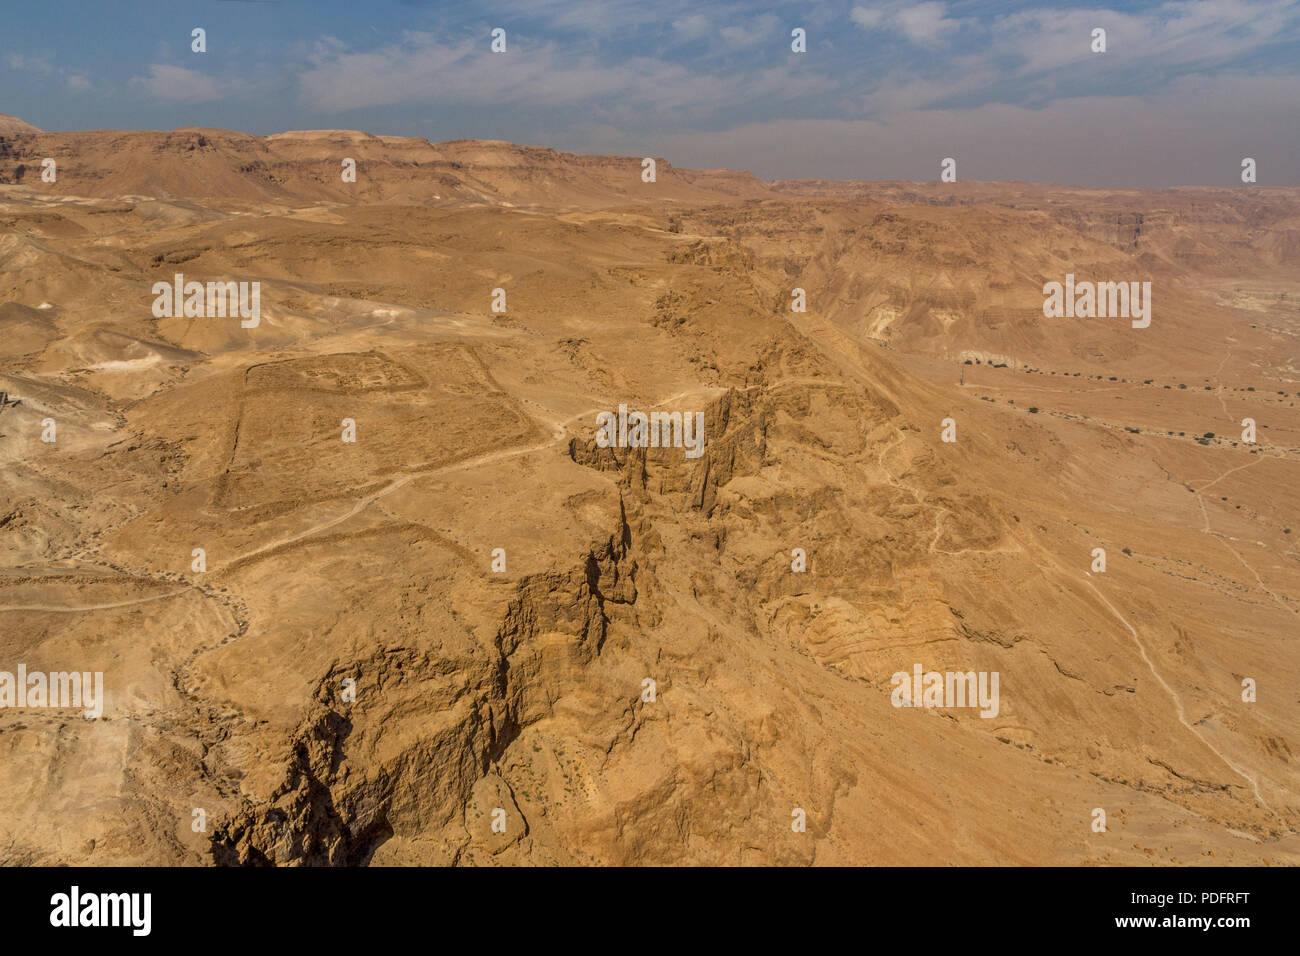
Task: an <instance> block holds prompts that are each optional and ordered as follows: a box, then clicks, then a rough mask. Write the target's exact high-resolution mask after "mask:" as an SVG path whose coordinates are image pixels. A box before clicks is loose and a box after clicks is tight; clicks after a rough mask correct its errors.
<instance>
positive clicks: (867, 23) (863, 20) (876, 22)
mask: <svg viewBox="0 0 1300 956" xmlns="http://www.w3.org/2000/svg"><path fill="white" fill-rule="evenodd" d="M849 19H850V20H852V21H853V22H854V23H856V24H857V25H858V26H860V27H863V28H865V29H867V30H872V29H875V28H876V27H878V26H880V22H881V21H882V20H884V19H885V14H884V13H883V12H882V11H880V10H875V9H869V8H867V7H854V8H853V9H852V10H850V11H849Z"/></svg>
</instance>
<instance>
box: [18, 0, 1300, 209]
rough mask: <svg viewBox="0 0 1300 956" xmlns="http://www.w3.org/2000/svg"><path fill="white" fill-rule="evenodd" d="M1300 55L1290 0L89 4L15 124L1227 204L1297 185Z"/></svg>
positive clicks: (52, 47) (49, 55)
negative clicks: (1253, 177)
mask: <svg viewBox="0 0 1300 956" xmlns="http://www.w3.org/2000/svg"><path fill="white" fill-rule="evenodd" d="M51 17H57V18H59V19H60V21H61V22H72V23H76V24H77V25H78V28H79V29H78V30H67V31H58V32H53V31H51V30H50V21H51ZM195 28H202V29H203V30H204V31H205V46H206V51H205V52H201V53H200V52H194V51H193V50H192V48H191V42H192V41H191V33H192V30H193V29H195ZM497 29H500V30H503V31H505V34H504V41H505V50H504V52H493V51H492V49H491V45H492V34H493V31H494V30H497ZM796 29H800V30H803V31H804V34H805V36H804V45H805V47H806V51H805V52H795V51H794V50H792V45H794V44H795V43H796V41H795V40H793V39H792V33H793V31H795V30H796ZM1096 29H1103V30H1105V31H1106V35H1105V40H1106V49H1105V52H1093V50H1092V46H1094V45H1095V41H1094V39H1093V31H1094V30H1096ZM85 36H94V37H96V38H98V40H99V41H100V42H97V43H96V44H95V46H94V47H93V48H91V47H88V46H87V45H86V44H85V42H84V40H83V38H84V37H85ZM1297 52H1300V8H1297V5H1296V4H1294V3H1289V2H1273V0H1261V2H1245V0H1186V2H1167V3H1146V2H1130V3H1115V4H1111V5H1110V6H1109V8H1105V9H1085V8H1079V7H1076V6H1066V5H1060V4H1052V3H1042V2H1037V3H1035V2H1030V3H1015V4H1011V5H998V6H996V7H994V6H992V5H990V4H986V3H978V2H965V0H957V2H952V3H943V2H934V0H931V2H924V3H919V4H899V3H885V4H876V5H869V4H861V3H858V4H855V3H851V2H838V3H827V4H819V5H817V6H815V7H813V8H810V9H809V8H802V7H800V6H799V5H794V4H782V3H765V4H762V5H761V6H758V7H755V8H746V7H744V6H742V5H739V4H733V3H706V4H687V3H668V4H660V5H656V6H654V7H653V8H649V7H643V6H642V5H640V4H637V3H631V2H613V3H599V4H598V3H577V4H561V3H555V2H546V0H544V2H500V3H488V4H484V5H481V6H479V7H478V8H476V9H475V10H474V11H473V12H468V11H466V10H465V9H463V8H460V7H457V6H455V5H452V6H451V7H450V8H449V7H447V6H446V5H444V4H440V3H415V2H408V3H387V4H385V3H377V4H370V5H367V6H366V7H365V8H364V9H362V10H357V9H354V8H352V7H351V6H350V5H348V4H344V3H342V2H326V3H322V4H319V5H312V6H310V7H308V6H307V5H305V4H302V3H297V2H219V3H214V4H200V5H195V6H192V7H186V8H182V9H175V8H173V7H171V6H168V5H165V4H161V3H156V2H152V0H151V2H146V3H141V4H137V5H133V6H132V8H131V9H130V10H128V11H122V10H118V9H104V8H100V7H97V6H95V5H93V4H86V3H80V2H78V3H62V4H55V5H54V6H53V8H51V6H50V5H45V6H42V7H39V8H19V9H15V10H12V11H10V12H9V13H8V14H7V29H6V35H5V37H4V39H3V40H0V76H3V78H4V84H5V97H4V102H3V103H0V111H3V112H6V113H9V114H12V115H14V116H16V117H18V118H20V119H22V120H24V121H26V122H28V123H31V124H33V125H35V126H38V127H40V128H42V129H45V130H51V131H55V130H60V131H74V130H91V129H121V130H144V129H163V130H166V129H175V128H180V127H217V128H223V129H231V130H238V131H242V132H247V133H251V134H254V135H269V134H273V133H277V132H283V131H286V130H294V129H303V130H306V129H357V130H363V131H366V132H371V133H374V134H376V135H390V136H407V137H421V138H425V139H428V140H430V141H432V142H445V141H449V140H455V139H493V140H505V141H508V142H513V143H520V144H527V145H540V146H546V147H549V148H553V149H556V150H559V151H562V152H571V153H604V154H611V153H612V154H619V155H642V156H647V155H655V156H663V157H666V158H668V159H669V160H670V161H671V162H672V163H674V164H675V165H678V166H682V167H688V168H728V169H745V170H750V171H752V172H753V173H754V174H755V175H756V176H758V177H760V178H762V179H764V180H767V181H771V180H775V179H808V178H826V179H855V180H862V181H888V180H905V181H913V182H925V181H931V180H935V179H937V178H938V176H939V165H940V162H941V161H942V160H943V159H945V158H947V157H952V158H954V159H955V160H956V163H957V174H958V178H959V179H961V180H965V179H970V180H980V181H1026V182H1035V183H1070V184H1077V185H1080V186H1084V187H1101V188H1125V187H1144V188H1161V187H1169V186H1229V185H1237V184H1239V183H1240V166H1241V162H1242V159H1243V158H1245V157H1251V158H1253V159H1255V160H1256V162H1257V164H1258V180H1257V181H1258V183H1259V184H1260V185H1294V184H1296V183H1300V133H1297V127H1296V123H1295V108H1294V103H1295V101H1296V99H1297V97H1296V91H1297V90H1300V83H1298V82H1297V80H1298V79H1300V73H1298V72H1297V70H1298V67H1297V65H1296V64H1297V63H1298V62H1300V59H1298V58H1297V56H1296V53H1297Z"/></svg>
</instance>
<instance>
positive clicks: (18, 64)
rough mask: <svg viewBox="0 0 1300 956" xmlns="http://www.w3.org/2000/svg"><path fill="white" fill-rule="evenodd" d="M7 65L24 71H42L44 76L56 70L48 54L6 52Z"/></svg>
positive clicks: (12, 68)
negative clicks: (29, 54) (26, 54)
mask: <svg viewBox="0 0 1300 956" xmlns="http://www.w3.org/2000/svg"><path fill="white" fill-rule="evenodd" d="M5 66H7V67H9V69H11V70H19V71H20V72H23V73H40V74H41V75H42V76H44V75H48V74H50V73H53V72H54V65H53V64H52V63H50V58H49V56H48V55H46V56H24V55H23V54H21V53H6V54H5Z"/></svg>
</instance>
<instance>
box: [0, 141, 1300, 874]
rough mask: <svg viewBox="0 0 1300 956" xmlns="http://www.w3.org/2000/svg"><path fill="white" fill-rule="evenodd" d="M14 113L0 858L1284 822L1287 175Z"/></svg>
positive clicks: (1288, 582)
mask: <svg viewBox="0 0 1300 956" xmlns="http://www.w3.org/2000/svg"><path fill="white" fill-rule="evenodd" d="M0 121H3V124H4V125H0V391H3V392H4V393H5V395H6V404H4V405H3V406H2V407H0V462H2V463H3V469H2V470H0V671H9V672H16V670H17V667H18V665H19V664H23V665H24V666H25V667H26V669H27V670H28V671H29V672H30V671H48V672H57V671H67V670H73V669H75V670H77V671H82V672H102V673H103V675H104V687H105V699H104V704H103V714H102V716H100V717H99V718H98V719H93V720H87V719H84V718H83V717H82V716H81V714H80V712H79V711H78V710H76V709H72V708H62V709H60V708H44V709H41V708H32V707H29V708H26V709H22V708H0V756H2V759H0V785H2V786H3V788H4V792H5V793H6V794H8V795H9V799H8V800H6V801H5V808H4V809H3V810H0V846H3V847H4V850H3V853H2V854H0V862H4V863H8V864H14V863H46V864H54V863H67V864H85V863H105V864H107V863H115V864H185V865H213V864H216V865H224V864H247V865H257V864H276V865H316V864H337V865H344V864H372V865H398V864H448V863H455V864H465V865H510V864H554V863H579V864H673V863H690V864H737V865H739V864H824V865H834V864H895V865H899V864H901V865H908V864H1093V865H1100V864H1112V865H1113V864H1120V865H1131V864H1160V863H1180V864H1206V863H1216V864H1241V865H1247V864H1249V865H1258V864H1268V865H1294V864H1296V863H1297V862H1300V836H1298V834H1297V827H1300V796H1298V795H1297V794H1298V785H1300V772H1298V770H1297V764H1296V757H1295V755H1294V754H1293V753H1292V751H1291V749H1290V743H1291V742H1292V740H1293V739H1294V737H1295V730H1296V728H1297V726H1300V696H1298V695H1297V692H1296V687H1297V686H1300V684H1298V680H1297V679H1298V678H1300V652H1298V651H1297V649H1296V642H1295V636H1296V634H1297V625H1298V624H1300V621H1298V620H1297V618H1298V617H1300V551H1298V550H1297V546H1296V545H1297V539H1298V538H1300V468H1298V465H1300V409H1298V407H1297V406H1298V405H1300V365H1298V364H1297V354H1298V351H1297V339H1298V337H1300V279H1297V276H1298V275H1300V272H1297V268H1296V266H1297V264H1298V262H1300V238H1298V237H1300V188H1280V187H1272V188H1255V187H1242V188H1241V189H1240V190H1211V189H1173V190H1162V191H1150V192H1143V191H1133V190H1116V191H1105V190H1090V189H1079V188H1074V187H1055V186H1043V185H1033V184H1025V183H966V182H958V183H951V184H941V183H933V184H923V183H846V182H838V181H836V182H832V181H783V182H776V183H764V182H762V181H760V180H758V179H757V178H755V177H753V176H752V175H750V174H748V173H739V172H730V171H725V170H710V171H692V170H688V169H682V168H678V167H676V166H674V165H671V164H670V163H669V162H668V161H667V160H664V159H662V158H661V159H659V160H658V161H657V178H656V181H655V182H653V183H646V182H643V181H642V179H641V168H642V167H641V159H640V158H639V157H610V156H577V155H572V154H563V153H556V152H554V151H552V150H548V149H540V148H535V147H524V146H516V145H513V144H509V143H501V142H472V141H463V140H462V141H456V142H451V143H437V144H434V143H429V142H427V141H425V140H412V139H402V138H397V137H382V136H373V135H370V134H366V133H359V132H352V131H335V130H327V131H314V132H292V133H284V134H280V135H277V136H270V137H255V136H248V135H245V134H241V133H234V132H229V131H221V130H209V129H183V130H175V131H170V132H116V131H96V132H78V133H43V132H40V131H37V130H35V129H34V128H31V127H27V126H26V124H22V123H21V122H20V121H12V122H11V118H8V117H0ZM46 157H50V158H54V159H55V161H56V163H57V169H58V175H57V180H56V181H55V182H53V183H47V182H44V181H42V178H41V170H42V165H41V164H42V160H43V159H44V158H46ZM349 157H350V158H353V159H355V160H356V166H357V178H356V182H355V183H346V182H343V181H342V179H341V176H340V168H341V162H342V160H343V159H344V158H349ZM177 273H182V274H183V275H184V277H185V279H186V280H197V281H200V282H204V283H209V282H212V283H219V282H220V283H224V282H232V283H253V282H256V283H259V289H260V315H259V317H258V320H257V322H256V324H255V325H252V326H245V324H244V323H243V322H241V318H240V316H239V315H234V314H228V315H226V316H224V317H222V316H214V317H207V316H205V315H191V316H186V315H184V314H180V315H173V316H166V315H162V316H158V315H155V313H154V308H153V307H154V303H155V297H156V296H155V293H154V291H153V287H154V283H156V282H163V283H171V282H173V279H174V276H175V275H176V274H177ZM1067 273H1068V274H1072V275H1074V276H1076V277H1077V278H1078V279H1079V280H1080V281H1084V280H1092V281H1097V282H1106V281H1115V282H1121V281H1122V282H1126V283H1127V282H1138V283H1141V282H1150V283H1151V286H1150V288H1151V297H1150V300H1149V301H1150V304H1151V313H1150V317H1151V321H1150V325H1149V326H1148V327H1145V328H1134V327H1133V326H1132V324H1131V323H1130V320H1129V318H1127V317H1113V318H1073V317H1051V318H1049V317H1045V315H1044V309H1043V304H1044V294H1043V287H1044V284H1045V283H1047V282H1053V281H1056V282H1060V281H1063V280H1064V277H1065V276H1066V274H1067ZM796 289H798V290H802V291H803V295H804V297H805V299H806V304H807V308H806V311H793V310H792V308H791V305H792V302H794V301H795V295H794V292H795V290H796ZM496 290H503V291H504V296H505V309H504V312H500V311H494V310H493V303H494V301H498V298H499V297H498V292H497V291H496ZM13 402H16V403H17V404H10V403H13ZM620 405H625V406H627V408H628V409H632V410H643V411H646V412H649V411H662V412H680V413H682V414H683V415H684V416H685V417H686V418H688V419H689V418H691V417H693V414H694V413H696V412H699V413H702V415H703V421H704V425H705V427H704V439H705V440H704V443H703V447H702V453H701V454H700V456H699V457H698V458H692V457H688V456H687V455H686V454H685V453H684V452H685V449H683V448H681V447H663V448H660V447H656V448H630V447H602V445H601V444H600V443H598V442H597V428H598V424H599V423H598V421H597V417H596V416H597V415H598V414H600V413H601V412H614V413H616V412H617V410H618V408H619V406H620ZM1246 418H1250V419H1252V420H1253V421H1254V422H1255V423H1256V426H1257V435H1256V439H1255V441H1253V442H1251V441H1247V440H1246V439H1245V438H1244V437H1243V425H1242V424H1241V423H1242V421H1243V419H1246ZM49 420H52V421H53V422H54V423H55V426H56V429H57V430H56V436H57V437H56V439H55V440H54V441H45V440H43V437H44V436H46V435H47V434H48V426H47V422H48V421H49ZM946 420H951V424H952V427H953V428H954V429H955V439H956V440H955V441H952V442H949V441H945V440H943V438H944V433H945V425H946ZM347 422H351V423H352V425H353V428H354V434H355V441H350V442H349V441H344V440H343V437H344V436H345V434H346V430H347V424H346V423H347ZM951 434H952V432H951V430H949V435H950V436H951ZM1097 548H1101V549H1104V551H1105V558H1106V567H1105V570H1104V571H1102V570H1098V568H1097V565H1096V564H1095V553H1094V549H1097ZM195 549H202V570H198V569H196V564H197V563H198V559H197V558H196V556H195ZM498 549H500V550H498ZM796 549H798V550H799V551H800V552H802V553H803V554H804V555H806V568H805V569H803V570H796V569H795V568H794V565H796V564H798V563H799V559H798V558H797V557H795V555H794V554H793V552H795V551H796ZM502 560H504V568H502V567H501V561H502ZM916 666H919V667H920V668H921V669H922V670H923V671H938V672H962V673H965V672H977V673H981V674H992V673H994V672H996V673H997V674H998V675H999V688H1000V690H999V702H998V706H997V708H996V713H995V714H990V715H989V716H981V715H980V711H979V710H978V709H975V708H970V707H952V706H948V707H933V706H919V705H918V706H907V707H899V706H896V705H895V703H894V702H893V700H892V698H893V688H892V685H891V678H892V675H894V674H895V673H896V672H904V673H909V674H910V673H912V672H913V669H914V667H916ZM647 681H652V682H653V695H652V699H651V697H650V696H648V691H647V686H648V685H647V683H646V682H647ZM1243 681H1247V682H1254V684H1255V686H1256V688H1257V698H1256V699H1254V700H1245V699H1243ZM1098 809H1101V810H1104V811H1105V817H1106V829H1105V830H1104V831H1102V832H1099V831H1097V830H1096V829H1094V821H1095V820H1096V819H1097V817H1096V813H1095V811H1096V810H1098ZM199 811H201V814H200V813H199ZM797 811H802V812H803V813H804V814H805V815H806V832H799V831H797V830H796V829H795V828H793V827H792V819H793V820H797V819H798V816H797ZM502 813H503V814H504V821H505V831H504V832H497V830H494V828H493V826H492V824H493V822H499V820H500V819H501V818H502V817H501V814H502ZM200 816H201V819H202V821H203V827H202V828H201V829H200V828H198V827H197V825H196V822H195V821H196V820H199V819H200ZM498 829H499V828H498Z"/></svg>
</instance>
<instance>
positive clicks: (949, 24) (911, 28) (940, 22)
mask: <svg viewBox="0 0 1300 956" xmlns="http://www.w3.org/2000/svg"><path fill="white" fill-rule="evenodd" d="M947 13H948V8H947V7H945V6H944V5H943V4H942V3H916V4H912V5H909V6H906V7H904V8H903V9H902V10H899V11H898V12H897V13H895V14H894V21H893V22H894V24H895V26H897V27H898V29H900V30H902V31H903V33H904V34H905V35H906V36H907V38H908V39H909V40H911V41H913V42H914V43H921V44H930V43H934V42H935V41H936V40H939V39H941V38H942V37H943V36H944V34H946V33H948V32H949V31H950V30H952V29H954V28H955V27H956V26H957V21H956V20H949V19H947Z"/></svg>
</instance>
